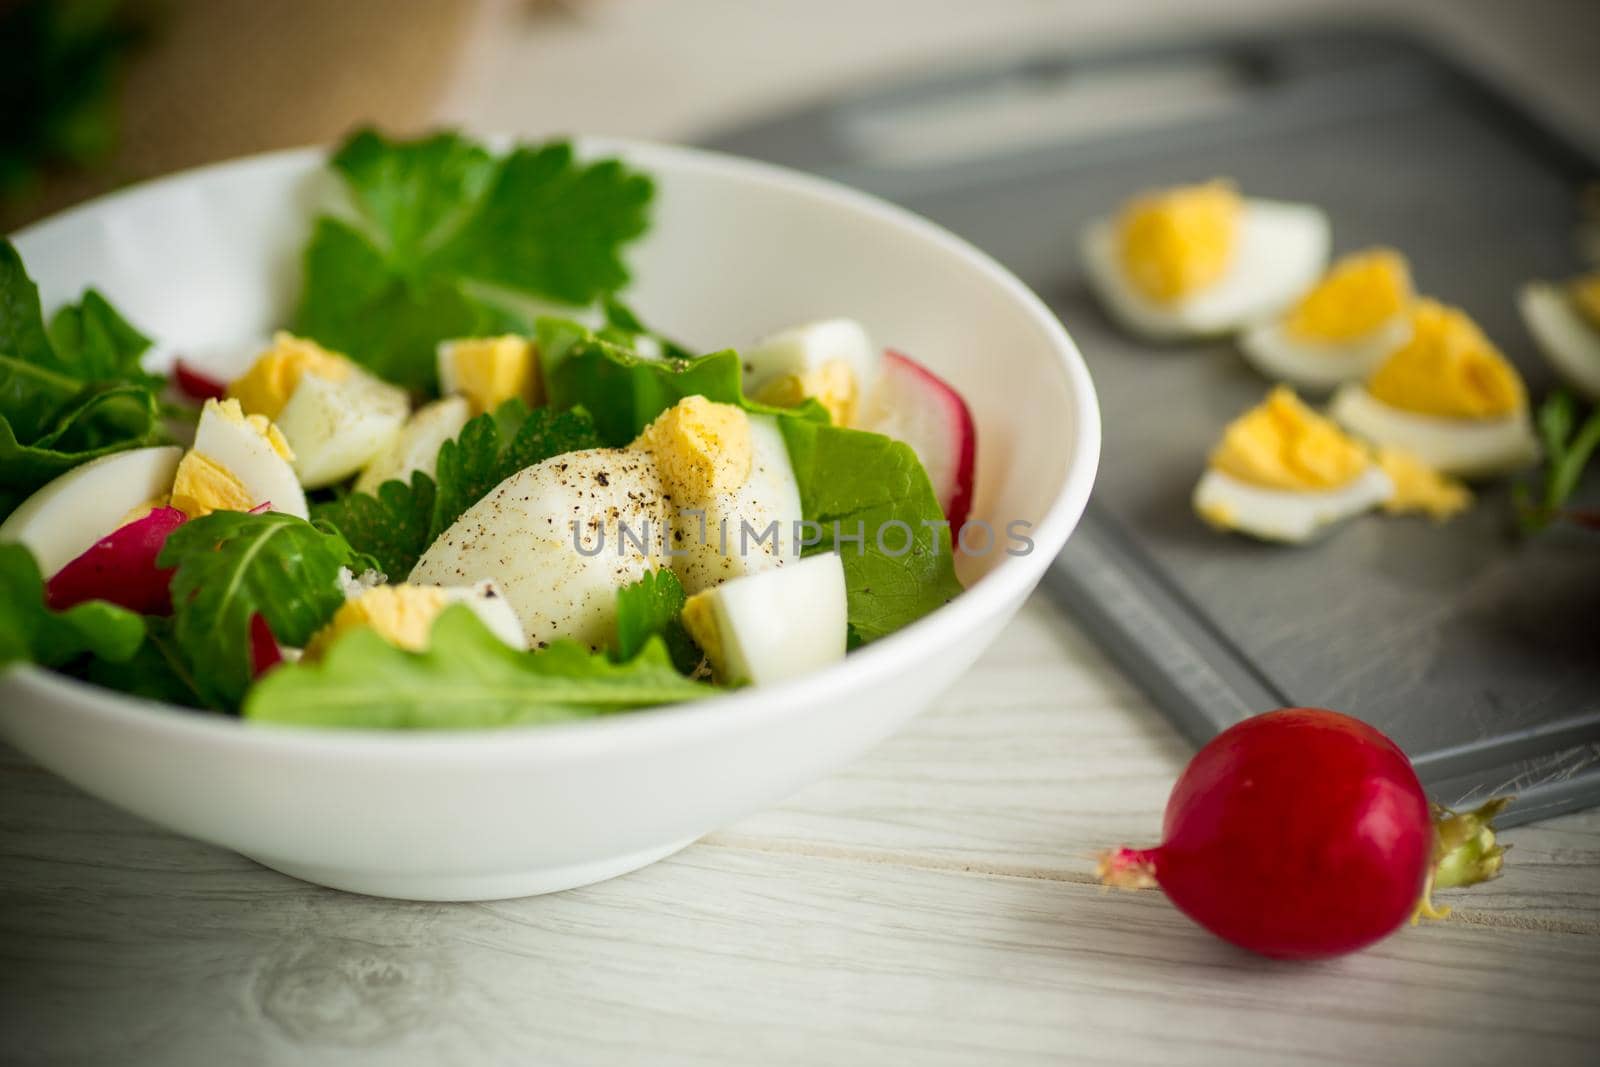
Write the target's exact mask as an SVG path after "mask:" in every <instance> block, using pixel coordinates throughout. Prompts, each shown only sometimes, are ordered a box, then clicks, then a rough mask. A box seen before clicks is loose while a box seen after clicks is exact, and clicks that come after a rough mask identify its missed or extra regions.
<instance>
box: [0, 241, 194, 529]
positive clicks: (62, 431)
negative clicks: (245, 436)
mask: <svg viewBox="0 0 1600 1067" xmlns="http://www.w3.org/2000/svg"><path fill="white" fill-rule="evenodd" d="M149 345H150V342H149V340H148V339H146V338H145V337H144V336H143V335H142V334H141V333H140V332H139V331H138V330H137V329H135V328H134V327H133V326H131V325H130V324H129V323H128V322H127V321H126V320H125V319H123V317H122V316H121V315H119V314H118V313H117V311H116V309H114V308H113V307H112V306H111V304H110V303H109V302H108V301H107V300H106V299H105V297H103V296H101V295H100V294H99V293H98V292H95V291H94V290H93V289H91V290H89V291H87V292H86V293H85V294H84V296H83V300H82V301H81V302H80V303H78V304H73V305H67V306H66V307H63V308H62V309H61V310H60V311H58V312H57V313H56V316H55V319H54V321H53V322H52V323H51V327H50V329H49V330H48V331H47V330H46V328H45V325H44V316H43V313H42V312H41V310H40V307H39V289H38V287H37V286H36V285H34V283H33V280H32V279H31V278H29V277H28V274H27V271H26V270H24V269H23V266H22V259H21V257H20V256H18V254H17V250H16V248H15V246H13V245H12V244H11V242H10V241H0V516H4V515H6V514H9V513H10V512H11V510H12V509H13V508H15V507H16V505H17V504H18V503H19V502H20V501H21V500H22V499H23V498H24V497H26V496H27V495H28V494H29V493H31V492H33V491H34V490H35V489H38V488H39V487H40V486H42V485H44V484H45V483H46V482H48V481H50V480H51V479H52V478H54V477H56V476H57V475H59V474H61V473H63V472H65V471H67V470H69V469H71V468H72V467H76V466H77V465H78V464H80V463H85V462H87V461H89V460H91V459H95V458H96V457H98V456H103V455H106V454H107V453H110V452H117V451H121V450H123V449H126V448H137V447H140V446H142V445H149V444H156V443H159V442H161V441H164V440H166V433H165V430H164V428H163V427H162V424H161V404H160V400H159V397H158V396H157V393H156V390H157V389H158V388H159V386H160V384H161V379H160V378H159V377H157V376H155V375H152V374H147V373H145V372H144V371H143V370H141V369H140V367H139V357H140V356H141V355H142V354H143V353H144V351H145V349H147V348H148V347H149Z"/></svg>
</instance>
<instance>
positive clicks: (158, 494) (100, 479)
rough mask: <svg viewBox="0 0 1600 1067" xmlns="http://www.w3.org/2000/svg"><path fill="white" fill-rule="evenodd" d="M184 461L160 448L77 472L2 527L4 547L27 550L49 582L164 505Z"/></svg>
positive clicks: (173, 450)
mask: <svg viewBox="0 0 1600 1067" xmlns="http://www.w3.org/2000/svg"><path fill="white" fill-rule="evenodd" d="M182 456H183V449H181V448H178V447H177V446H176V445H158V446H156V447H153V448H135V449H130V450H129V451H126V452H113V453H112V454H111V455H109V456H101V457H100V458H99V459H93V460H90V461H89V462H88V463H85V464H82V465H81V466H77V467H73V468H72V469H71V470H69V471H66V472H65V473H63V474H60V475H57V476H56V477H55V478H54V479H52V480H51V481H49V482H47V483H45V484H44V485H42V486H40V487H39V488H38V489H37V490H35V491H34V493H33V494H32V495H31V496H29V497H28V499H26V500H24V501H23V502H22V503H21V505H19V506H18V507H17V509H16V510H15V511H13V512H12V513H11V514H10V515H8V516H7V517H6V520H5V522H4V523H0V544H9V543H20V544H22V545H25V546H27V548H28V551H30V552H32V553H33V558H34V559H35V560H37V561H38V563H39V570H40V572H41V573H42V574H43V576H44V577H45V578H46V579H49V578H50V577H51V576H53V575H54V574H55V573H56V572H57V571H59V570H60V569H61V568H62V567H65V566H66V565H67V564H68V563H71V562H72V561H73V560H75V559H77V558H78V557H79V556H81V555H83V553H85V552H87V551H88V550H89V548H90V547H91V546H92V545H94V543H95V542H96V541H98V540H100V539H101V538H102V537H104V536H106V535H107V534H109V533H111V532H112V531H113V530H115V529H117V528H118V527H121V526H123V525H125V524H127V523H129V522H132V521H133V520H134V519H136V518H139V517H140V516H141V515H142V514H144V513H145V512H147V511H148V510H149V509H150V508H151V507H152V506H154V505H159V504H161V503H162V502H164V501H165V500H166V497H167V493H168V492H169V491H170V490H171V488H172V479H173V477H174V476H175V475H176V474H177V471H178V461H179V460H180V459H181V458H182Z"/></svg>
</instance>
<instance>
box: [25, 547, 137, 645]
mask: <svg viewBox="0 0 1600 1067" xmlns="http://www.w3.org/2000/svg"><path fill="white" fill-rule="evenodd" d="M144 633H145V629H144V619H142V618H141V617H140V616H138V615H136V614H134V613H133V612H131V611H129V610H127V609H126V608H120V607H117V606H116V605H115V604H108V603H107V602H105V601H104V600H90V601H86V602H84V603H82V604H77V605H75V606H73V607H70V608H68V609H67V610H66V611H52V610H51V609H50V608H49V607H48V606H47V605H46V604H45V600H44V578H43V577H42V576H41V575H40V573H39V565H38V563H36V562H35V561H34V558H33V553H31V552H29V551H28V550H27V549H26V548H24V547H23V546H22V545H18V544H5V545H0V666H4V665H5V664H8V663H12V662H15V661H18V660H27V661H30V662H33V663H37V664H39V665H41V666H44V667H59V666H62V665H63V664H66V663H70V662H72V661H73V660H75V659H78V658H79V657H81V656H84V655H90V656H95V657H98V658H100V659H104V660H108V661H110V662H113V663H123V662H126V661H127V660H129V659H130V658H132V656H133V655H134V653H135V652H137V651H138V649H139V645H140V643H141V642H143V640H144Z"/></svg>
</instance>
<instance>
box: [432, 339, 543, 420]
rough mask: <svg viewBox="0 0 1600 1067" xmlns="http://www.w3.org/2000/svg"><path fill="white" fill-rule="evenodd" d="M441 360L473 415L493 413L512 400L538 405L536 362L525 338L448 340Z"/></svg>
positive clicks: (537, 363)
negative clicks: (520, 399)
mask: <svg viewBox="0 0 1600 1067" xmlns="http://www.w3.org/2000/svg"><path fill="white" fill-rule="evenodd" d="M444 358H445V361H446V362H447V363H449V365H450V372H451V374H452V375H453V378H454V380H453V381H452V382H451V383H450V384H451V385H452V386H453V388H454V391H455V392H457V393H460V394H461V395H462V396H465V397H466V398H467V400H468V401H469V402H470V403H471V404H472V409H473V412H474V413H476V414H482V413H483V412H485V411H493V410H494V409H495V408H497V407H499V406H500V405H501V404H503V403H505V402H506V401H507V400H510V399H511V398H512V397H520V398H522V399H523V400H525V401H527V402H528V403H529V404H530V405H533V404H537V403H538V402H539V360H538V354H537V352H536V351H535V349H534V347H533V343H532V342H531V341H529V340H528V339H527V338H526V337H517V336H515V335H512V334H507V335H506V336H504V337H470V338H465V339H463V340H459V341H449V342H446V345H445V357H444Z"/></svg>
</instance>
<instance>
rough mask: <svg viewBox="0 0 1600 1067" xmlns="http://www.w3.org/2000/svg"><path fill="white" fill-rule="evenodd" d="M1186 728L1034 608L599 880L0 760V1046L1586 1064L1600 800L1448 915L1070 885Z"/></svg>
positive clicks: (1523, 846)
mask: <svg viewBox="0 0 1600 1067" xmlns="http://www.w3.org/2000/svg"><path fill="white" fill-rule="evenodd" d="M1187 754H1188V750H1187V748H1186V746H1185V745H1184V743H1183V742H1182V741H1181V739H1179V738H1178V737H1177V735H1176V734H1175V733H1174V732H1173V731H1172V730H1171V728H1170V727H1168V726H1167V725H1166V723H1165V722H1164V720H1162V719H1161V718H1160V717H1159V716H1158V715H1157V714H1155V712H1154V711H1153V710H1152V709H1151V708H1150V707H1149V706H1148V705H1147V704H1146V703H1145V702H1144V701H1143V699H1142V698H1141V697H1139V696H1138V694H1137V693H1136V692H1134V691H1133V690H1131V689H1130V688H1129V687H1128V685H1127V683H1126V682H1124V681H1123V680H1121V679H1120V678H1119V677H1118V676H1117V675H1116V674H1114V673H1113V672H1112V671H1111V670H1110V669H1109V667H1108V666H1107V665H1106V664H1105V663H1104V661H1103V660H1102V659H1101V658H1100V657H1099V655H1098V653H1096V652H1095V651H1094V650H1093V648H1092V647H1090V646H1089V645H1088V644H1087V643H1086V641H1085V640H1084V638H1083V636H1082V635H1081V634H1080V633H1078V632H1077V631H1076V629H1075V628H1074V627H1073V626H1072V625H1071V624H1069V623H1067V622H1066V621H1064V620H1063V619H1062V618H1061V616H1060V615H1059V614H1058V613H1057V612H1056V611H1055V610H1054V609H1053V608H1052V607H1051V606H1049V605H1048V604H1046V603H1044V602H1042V601H1038V600H1036V601H1034V602H1033V603H1031V604H1030V605H1029V606H1028V607H1027V608H1026V609H1025V610H1024V612H1023V613H1022V615H1021V616H1019V618H1018V619H1017V621H1016V622H1015V623H1014V624H1013V625H1012V626H1011V627H1010V628H1009V629H1008V630H1007V631H1006V633H1005V635H1004V636H1003V637H1002V639H1001V640H1000V642H999V643H998V644H997V645H996V647H995V649H994V650H993V651H992V652H991V653H989V654H988V655H987V656H986V657H985V658H984V659H983V660H982V661H981V663H980V664H979V665H978V666H977V667H976V668H975V669H974V670H973V671H972V672H971V673H970V674H969V675H968V676H967V677H966V678H965V679H964V680H963V681H962V682H961V683H960V685H959V686H958V687H957V688H956V689H955V690H954V691H952V692H951V693H950V694H949V696H948V697H947V698H946V699H944V700H943V701H942V702H941V703H940V704H939V706H938V707H937V709H935V710H934V711H932V712H930V713H929V714H927V715H925V716H923V717H922V718H921V719H919V720H917V721H916V722H914V723H913V724H911V726H909V727H908V728H907V729H906V730H905V731H904V732H903V733H901V734H900V735H898V736H897V737H895V738H893V739H891V740H889V741H888V742H886V743H885V744H883V745H882V746H880V748H878V749H877V750H876V751H875V752H873V753H872V754H871V755H869V756H868V757H867V758H865V759H864V760H862V761H861V762H860V763H858V764H857V765H855V766H854V767H852V768H851V769H849V770H847V771H845V772H844V773H842V774H840V775H838V776H836V777H834V778H832V779H830V780H828V781H825V782H821V783H818V784H817V785H815V786H812V787H810V788H808V789H806V790H804V791H802V792H801V793H800V794H798V795H796V796H795V797H793V798H792V799H791V800H790V801H789V802H787V803H785V804H783V805H781V806H779V807H778V808H775V809H773V810H771V811H768V812H765V813H762V814H758V815H755V816H753V817H751V818H748V819H746V820H744V821H743V822H741V823H739V824H737V825H735V826H733V827H730V828H728V829H726V830H724V831H720V832H718V833H715V834H712V835H710V836H709V837H708V838H706V839H705V840H704V841H702V842H701V843H699V844H697V845H695V846H693V847H691V848H690V849H688V850H687V851H685V852H683V853H681V854H680V855H678V856H677V857H674V858H672V859H670V860H667V861H665V862H663V863H660V864H657V865H656V866H654V867H651V868H647V869H646V870H644V871H640V872H638V873H636V874H634V875H630V876H627V877H624V878H621V879H617V880H615V881H612V882H609V883H605V884H602V885H598V886H594V887H590V888H588V889H581V890H575V891H573V892H570V893H564V894H558V895H555V896H549V897H538V898H530V899H526V900H516V901H507V902H500V903H492V904H478V905H444V904H407V903H398V902H392V901H380V900H374V899H371V898H365V897H357V896H351V895H347V894H342V893H336V892H332V891H329V890H322V889H318V888H315V887H312V886H308V885H304V884H302V883H298V882H295V881H293V880H292V879H289V878H286V877H283V876H281V875H278V874H276V873H273V872H271V871H268V870H265V869H264V868H261V867H258V866H256V865H255V864H253V863H251V862H250V861H248V860H245V859H242V858H240V857H238V856H235V855H232V854H230V853H228V852H225V851H223V850H220V849H216V848H212V847H210V846H207V845H201V844H198V843H195V842H191V841H186V840H184V839H182V838H179V837H176V836H174V835H171V834H168V833H166V832H164V831H161V830H158V829H156V828H154V827H151V826H149V825H148V824H145V823H143V822H141V821H140V820H138V819H135V818H133V817H131V816H128V815H125V814H122V813H120V812H118V811H116V810H114V809H112V808H109V807H107V806H105V805H103V804H101V803H99V802H98V801H95V800H93V799H91V798H89V797H87V796H85V795H83V794H82V793H80V792H79V791H77V790H76V789H74V788H73V787H71V786H69V785H67V784H66V783H64V782H62V781H60V780H59V779H57V778H55V777H54V776H53V775H51V774H49V773H47V772H45V771H43V770H41V769H39V768H37V767H35V766H33V765H31V764H30V763H28V762H27V761H26V759H24V758H22V757H20V756H19V755H17V754H16V753H14V752H8V753H7V754H6V758H5V759H4V761H3V762H0V1035H5V1036H4V1037H3V1038H0V1042H3V1044H0V1049H3V1050H4V1051H5V1053H6V1054H7V1055H9V1056H10V1057H12V1058H15V1059H16V1060H18V1061H20V1062H30V1063H34V1062H60V1063H74V1062H119V1063H161V1064H175V1063H195V1064H205V1063H219V1062H230V1063H245V1064H248V1063H318V1062H354V1063H367V1062H371V1063H419V1064H421V1063H481V1062H573V1063H576V1062H596V1061H605V1062H635V1063H752V1062H772V1061H782V1062H818V1061H825V1060H832V1061H838V1062H865V1061H871V1062H885V1063H893V1062H916V1063H960V1062H974V1061H981V1060H989V1061H993V1060H995V1059H997V1058H1003V1059H1004V1060H1005V1061H1006V1062H1034V1061H1038V1062H1044V1061H1053V1062H1062V1061H1075V1060H1082V1061H1096V1062H1141V1063H1158V1062H1159V1063H1173V1062H1202V1061H1213V1062H1214V1061H1218V1060H1226V1061H1228V1062H1237V1063H1255V1062H1259V1063H1273V1062H1282V1061H1283V1060H1284V1059H1285V1058H1286V1057H1289V1056H1295V1057H1298V1058H1302V1059H1307V1060H1329V1061H1338V1062H1370V1063H1380V1062H1391V1063H1392V1062H1408V1063H1433V1062H1446V1061H1449V1062H1452V1063H1459V1064H1464V1063H1498V1062H1506V1061H1508V1060H1513V1059H1524V1058H1532V1059H1534V1060H1536V1061H1538V1062H1547V1063H1580V1062H1583V1061H1584V1059H1585V1057H1586V1054H1587V1053H1592V1052H1593V1050H1594V1049H1595V1048H1600V878H1597V876H1596V875H1597V871H1600V815H1597V814H1581V815H1573V816H1567V817H1564V818H1561V819H1557V820H1552V821H1550V822H1548V823H1544V824H1541V825H1537V826H1528V827H1519V828H1517V829H1514V830H1512V831H1510V832H1509V833H1508V838H1509V839H1510V840H1511V841H1512V843H1513V844H1514V846H1515V847H1514V850H1513V853H1512V862H1511V864H1510V866H1509V868H1508V871H1507V874H1506V876H1505V877H1504V878H1502V879H1500V880H1499V881H1497V882H1495V883H1492V884H1491V885H1488V886H1484V887H1480V888H1479V889H1476V890H1473V891H1470V892H1467V893H1458V894H1453V895H1452V896H1453V900H1454V902H1455V903H1456V904H1457V917H1456V918H1454V919H1452V920H1450V921H1448V922H1444V923H1438V924H1430V925H1427V926H1423V927H1419V928H1416V929H1409V930H1405V931H1403V932H1402V933H1401V934H1399V935H1398V936H1396V937H1394V938H1392V939H1390V940H1389V941H1386V942H1384V943H1383V944H1381V945H1379V946H1377V947H1376V948H1374V949H1372V950H1370V951H1368V952H1365V953H1362V954H1360V955H1358V956H1355V957H1353V958H1349V959H1345V960H1338V961H1332V962H1328V963H1322V964H1315V965H1310V966H1294V965H1286V964H1278V963H1272V962H1269V961H1265V960H1259V959H1255V958H1253V957H1249V956H1247V955H1244V954H1242V953H1239V952H1236V951H1234V950H1233V949H1231V948H1229V947H1228V946H1226V945H1223V944H1221V943H1219V942H1217V941H1215V940H1214V939H1212V938H1211V937H1210V936H1209V935H1207V934H1205V933H1203V932H1202V931H1200V930H1199V929H1197V928H1196V927H1194V926H1193V925H1191V924H1190V923H1189V922H1188V921H1187V920H1185V919H1184V918H1183V917H1182V916H1181V915H1179V914H1178V913H1177V912H1175V911H1174V910H1173V909H1172V908H1171V906H1170V905H1168V904H1167V903H1166V901H1165V900H1164V899H1163V898H1162V897H1160V896H1159V895H1157V894H1154V893H1107V892H1105V891H1102V890H1101V889H1100V888H1099V887H1098V886H1096V885H1095V884H1094V881H1093V876H1092V855H1093V852H1094V850H1095V849H1097V848H1099V847H1102V846H1104V845H1106V844H1110V843H1116V842H1118V841H1123V840H1129V841H1136V840H1149V839H1150V838H1151V836H1152V835H1153V834H1154V833H1155V831H1156V828H1157V825H1158V823H1159V817H1160V809H1161V806H1162V804H1163V802H1164V800H1165V795H1166V790H1167V788H1168V786H1169V784H1170V782H1171V779H1172V777H1173V776H1174V775H1175V774H1176V772H1177V770H1178V769H1179V768H1180V767H1181V766H1182V764H1183V761H1184V760H1185V759H1186V757H1187Z"/></svg>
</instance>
